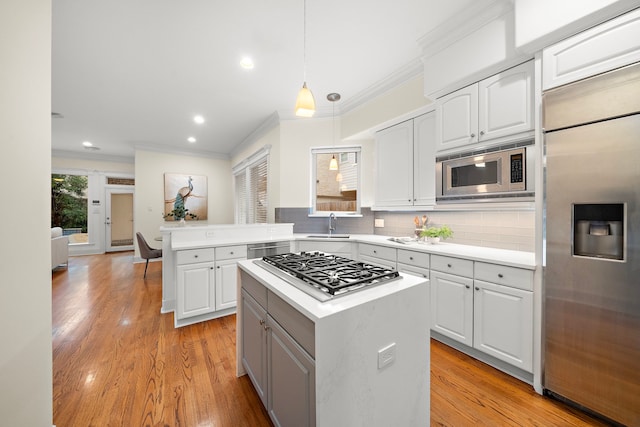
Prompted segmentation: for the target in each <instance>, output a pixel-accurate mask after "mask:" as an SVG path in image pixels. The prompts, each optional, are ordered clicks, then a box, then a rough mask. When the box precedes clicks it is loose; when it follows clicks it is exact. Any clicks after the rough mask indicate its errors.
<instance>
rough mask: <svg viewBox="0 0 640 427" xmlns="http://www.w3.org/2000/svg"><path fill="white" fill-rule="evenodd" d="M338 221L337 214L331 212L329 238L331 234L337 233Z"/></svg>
mask: <svg viewBox="0 0 640 427" xmlns="http://www.w3.org/2000/svg"><path fill="white" fill-rule="evenodd" d="M336 220H337V218H336V214H334V213H333V212H331V214H329V236H331V233H333V232H334V231H336Z"/></svg>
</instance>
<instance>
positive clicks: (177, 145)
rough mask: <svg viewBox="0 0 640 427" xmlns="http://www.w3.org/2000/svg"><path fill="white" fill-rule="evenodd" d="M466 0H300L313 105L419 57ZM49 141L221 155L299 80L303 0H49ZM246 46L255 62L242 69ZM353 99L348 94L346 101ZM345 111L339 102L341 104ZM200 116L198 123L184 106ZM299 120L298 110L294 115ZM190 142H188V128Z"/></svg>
mask: <svg viewBox="0 0 640 427" xmlns="http://www.w3.org/2000/svg"><path fill="white" fill-rule="evenodd" d="M472 2H473V0H446V1H444V0H307V30H306V31H307V38H306V45H307V55H306V56H307V66H306V80H307V84H308V86H309V88H310V89H311V90H312V92H313V93H314V95H315V98H316V104H317V108H318V113H317V115H320V116H321V115H323V114H325V115H330V114H331V103H330V102H329V101H327V100H326V95H327V94H328V93H330V92H338V93H340V94H341V95H342V100H341V101H340V102H338V103H337V105H336V111H337V112H338V113H339V112H340V108H341V106H344V105H351V106H352V107H353V105H354V103H353V100H356V99H361V98H363V94H365V93H366V92H367V91H370V90H371V88H372V87H374V86H375V85H376V84H379V83H380V82H381V81H384V80H385V79H386V78H388V77H389V76H391V75H394V74H396V73H399V72H401V71H402V70H403V69H406V68H408V67H414V68H415V65H416V63H417V61H419V58H420V54H421V50H420V47H419V45H418V43H417V40H418V39H419V38H420V37H421V36H422V35H424V34H426V33H427V32H429V31H430V30H432V29H433V28H435V27H437V26H438V25H440V24H442V23H443V22H444V21H446V20H447V19H450V18H451V17H452V16H454V14H456V13H457V12H459V11H461V10H463V9H464V8H465V7H467V6H469V5H470V4H471V3H472ZM52 4H53V55H52V56H53V58H52V70H53V71H52V74H53V76H52V111H53V112H56V113H59V114H61V115H62V116H63V118H56V119H53V120H52V148H53V149H54V150H56V151H57V150H62V151H66V152H77V153H87V151H86V150H85V149H84V148H83V147H82V145H81V144H82V142H83V141H91V142H92V143H93V144H94V145H95V146H97V147H99V148H100V151H97V152H93V153H99V154H100V155H102V156H105V155H107V156H124V157H131V158H132V157H133V154H134V147H136V146H139V147H147V148H151V149H159V150H177V151H196V152H203V153H208V154H221V155H228V154H229V153H231V152H232V150H233V149H234V148H235V147H236V146H238V145H239V144H240V143H242V142H243V141H244V140H245V139H246V138H247V137H248V136H249V135H251V133H252V132H254V131H255V130H256V129H257V128H258V127H259V126H260V125H261V124H263V123H264V122H265V121H268V120H269V119H270V118H271V117H273V115H274V113H277V114H278V115H279V117H280V118H283V119H287V118H293V117H294V116H293V107H294V105H295V99H296V95H297V92H298V90H299V89H300V87H301V85H302V81H303V68H304V67H303V63H304V59H303V0H233V1H228V0H227V1H221V0H183V1H177V0H133V1H132V0H114V1H104V0H83V1H77V0H55V1H53V2H52ZM244 55H248V56H251V57H252V58H253V60H254V62H255V68H254V69H253V70H250V71H249V70H244V69H242V68H241V67H240V66H239V62H240V60H241V58H242V57H243V56H244ZM350 100H352V102H351V104H349V101H350ZM342 109H343V110H345V108H344V107H342ZM196 114H201V115H203V116H204V117H205V119H206V122H205V123H204V124H203V125H197V124H195V123H194V122H193V116H194V115H196ZM298 120H305V119H298ZM189 136H194V137H195V138H197V142H196V143H194V144H190V143H188V142H187V137H189Z"/></svg>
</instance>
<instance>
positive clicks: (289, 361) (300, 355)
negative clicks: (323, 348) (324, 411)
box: [267, 316, 316, 427]
mask: <svg viewBox="0 0 640 427" xmlns="http://www.w3.org/2000/svg"><path fill="white" fill-rule="evenodd" d="M267 324H268V330H269V332H268V337H267V343H268V354H269V358H268V363H267V365H268V384H269V398H268V402H269V403H268V406H267V411H268V412H269V416H270V417H271V420H272V421H273V422H274V424H275V425H277V426H296V427H314V426H315V425H316V411H315V401H316V398H315V389H316V383H315V362H314V361H313V359H312V358H311V357H310V356H309V355H308V354H307V353H306V352H305V351H304V350H303V349H302V347H300V346H299V345H298V344H297V343H296V342H295V341H294V340H293V338H291V336H290V335H289V334H288V333H287V332H286V331H285V330H284V329H282V327H280V325H279V324H278V323H277V322H276V321H275V320H273V318H272V317H271V316H268V320H267Z"/></svg>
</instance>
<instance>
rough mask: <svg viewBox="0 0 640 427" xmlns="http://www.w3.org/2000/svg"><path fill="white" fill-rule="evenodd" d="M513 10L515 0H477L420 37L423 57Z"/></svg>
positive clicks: (438, 50) (419, 42)
mask: <svg viewBox="0 0 640 427" xmlns="http://www.w3.org/2000/svg"><path fill="white" fill-rule="evenodd" d="M511 11H513V0H477V1H475V2H473V4H472V5H470V6H469V7H468V8H466V9H465V10H463V11H462V12H460V13H458V14H456V15H455V16H453V17H452V18H451V19H449V20H447V21H445V22H444V23H443V24H441V25H440V26H438V27H436V28H434V29H433V30H432V31H429V32H428V33H426V34H425V35H423V36H422V37H420V38H419V39H418V44H419V45H420V46H421V47H422V53H423V58H428V57H430V56H433V55H434V54H436V53H437V52H440V51H441V50H443V49H445V48H447V47H448V46H451V45H452V44H453V43H455V42H457V41H458V40H461V39H463V38H465V37H466V36H468V35H470V34H472V33H473V32H475V31H477V30H478V29H480V28H482V27H483V26H485V25H487V24H488V23H490V22H491V21H493V20H495V19H497V18H499V17H500V16H502V15H504V14H506V13H508V12H511Z"/></svg>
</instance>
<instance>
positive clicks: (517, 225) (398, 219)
mask: <svg viewBox="0 0 640 427" xmlns="http://www.w3.org/2000/svg"><path fill="white" fill-rule="evenodd" d="M374 213H375V218H376V219H384V227H383V228H375V229H374V230H375V231H374V233H375V234H383V235H389V236H394V237H403V236H413V235H414V230H415V225H414V222H413V219H414V217H415V216H419V217H422V215H423V214H424V215H427V217H428V218H429V225H430V226H431V225H434V226H441V225H444V224H446V225H448V226H449V227H451V229H452V230H453V237H452V238H450V239H447V242H451V243H458V244H462V245H473V246H484V247H489V248H499V249H512V250H516V251H527V252H534V249H535V212H534V211H460V212H455V211H454V212H450V211H447V212H444V211H443V212H439V211H426V212H381V211H376V212H374Z"/></svg>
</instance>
